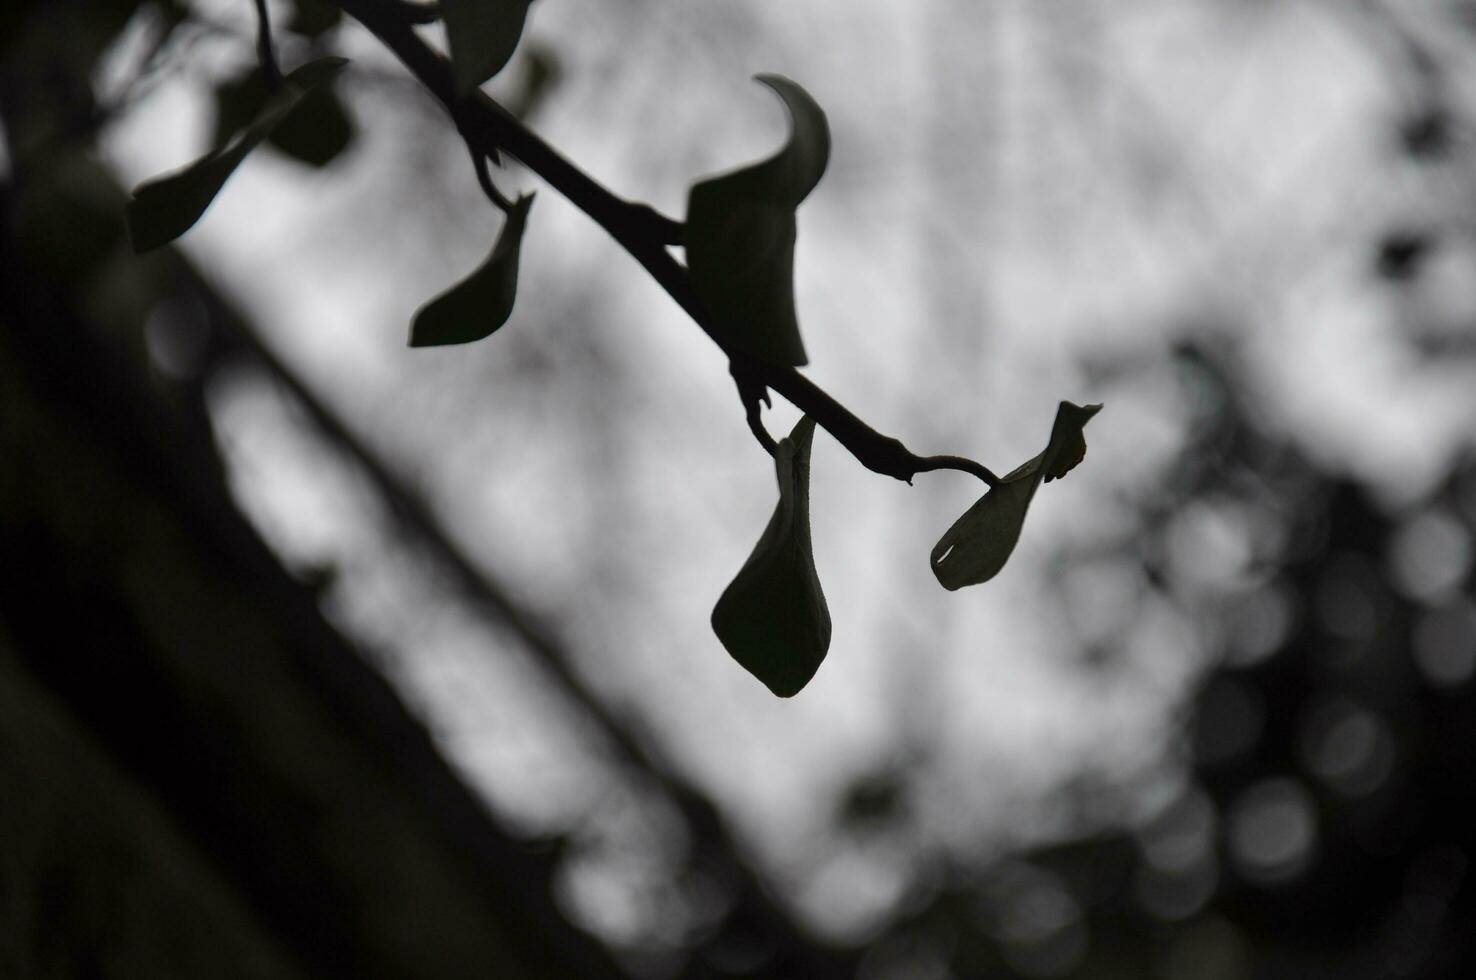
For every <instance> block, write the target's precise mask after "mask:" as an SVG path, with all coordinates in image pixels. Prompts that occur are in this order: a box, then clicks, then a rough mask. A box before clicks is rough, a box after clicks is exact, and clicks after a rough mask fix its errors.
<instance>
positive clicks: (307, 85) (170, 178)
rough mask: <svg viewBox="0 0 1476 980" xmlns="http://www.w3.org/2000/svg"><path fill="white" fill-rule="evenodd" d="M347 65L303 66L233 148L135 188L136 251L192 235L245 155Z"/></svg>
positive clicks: (131, 230) (131, 222)
mask: <svg viewBox="0 0 1476 980" xmlns="http://www.w3.org/2000/svg"><path fill="white" fill-rule="evenodd" d="M346 64H348V61H347V60H346V59H344V58H322V59H319V60H318V61H313V62H309V63H308V64H306V65H303V66H302V67H301V68H298V69H297V70H296V71H294V72H293V73H292V74H290V75H288V76H287V79H286V82H285V84H284V85H282V87H281V88H280V89H279V90H278V91H277V92H275V93H273V94H272V96H271V98H270V99H269V100H268V101H267V104H266V105H265V106H264V107H263V108H262V110H261V112H260V113H259V114H258V115H257V117H256V120H255V121H254V122H253V123H251V125H250V126H247V127H246V129H245V130H244V131H243V132H242V133H241V135H240V136H239V137H238V138H237V139H236V140H235V141H234V142H233V143H231V144H230V145H229V146H226V147H223V148H221V149H218V150H215V151H214V152H211V153H208V154H206V155H205V156H203V157H201V158H200V159H199V160H196V161H195V162H194V163H192V164H190V165H189V166H188V167H185V168H184V169H183V170H178V171H176V172H174V173H172V174H168V175H166V176H164V177H156V178H155V179H153V180H150V181H147V182H145V183H143V184H140V185H139V186H138V187H137V188H135V189H134V191H133V199H132V200H131V201H129V202H128V235H129V238H130V239H131V240H132V242H133V250H134V251H135V252H146V251H148V250H149V249H151V248H158V247H159V246H161V245H167V244H168V243H170V242H172V241H174V239H176V238H178V237H179V236H180V235H183V234H184V233H185V232H186V231H188V230H189V229H190V227H191V226H192V225H194V223H195V222H196V221H199V220H200V216H201V215H202V214H204V213H205V209H206V208H208V207H209V206H210V202H211V201H213V200H215V195H216V194H218V193H220V189H221V187H222V186H224V184H225V182H226V181H227V180H228V179H229V178H230V176H231V174H232V173H234V172H235V170H236V168H237V167H238V166H240V164H241V161H242V160H244V159H246V155H247V154H248V153H250V152H251V151H252V150H253V149H255V148H256V146H257V144H259V143H261V141H262V140H264V139H266V138H267V137H268V136H269V135H270V134H271V132H272V130H273V129H275V128H276V127H277V125H278V124H279V123H281V122H282V120H283V119H284V118H286V116H287V114H288V113H290V112H291V111H292V108H293V107H294V106H295V105H297V103H298V102H299V101H300V100H301V99H302V98H303V96H305V95H306V94H307V93H308V92H310V91H311V90H312V89H313V88H315V87H317V86H318V85H321V84H323V83H324V82H326V81H327V80H328V79H330V78H332V77H333V75H334V74H336V73H337V72H338V70H339V69H341V68H342V67H343V66H344V65H346Z"/></svg>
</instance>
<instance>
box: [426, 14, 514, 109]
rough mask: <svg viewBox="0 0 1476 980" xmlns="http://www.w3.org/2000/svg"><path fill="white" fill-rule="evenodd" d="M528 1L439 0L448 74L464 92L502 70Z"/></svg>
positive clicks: (459, 90) (461, 91)
mask: <svg viewBox="0 0 1476 980" xmlns="http://www.w3.org/2000/svg"><path fill="white" fill-rule="evenodd" d="M530 6H532V0H441V17H442V19H443V20H445V22H446V40H447V42H448V43H449V44H450V47H451V74H452V76H453V77H454V78H455V80H456V90H457V91H458V92H459V93H460V94H462V95H465V94H467V93H468V92H470V91H472V90H473V89H475V88H476V87H477V86H478V85H481V84H482V83H483V82H485V81H486V80H487V79H489V78H491V77H492V76H493V75H496V74H497V73H498V72H500V71H502V69H503V67H504V66H505V65H506V64H507V62H508V59H510V58H511V57H512V55H513V51H515V50H516V49H517V46H518V39H519V38H521V37H522V36H523V24H524V22H525V21H526V20H527V19H528V8H529V7H530Z"/></svg>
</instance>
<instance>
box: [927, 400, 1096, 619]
mask: <svg viewBox="0 0 1476 980" xmlns="http://www.w3.org/2000/svg"><path fill="white" fill-rule="evenodd" d="M1101 410H1102V406H1101V405H1073V404H1072V403H1071V402H1062V403H1061V405H1060V407H1059V408H1057V409H1056V422H1055V425H1053V426H1052V427H1051V439H1050V442H1049V443H1048V444H1047V445H1046V448H1045V451H1044V452H1042V453H1041V454H1040V455H1039V456H1036V457H1035V458H1034V459H1032V460H1030V461H1029V462H1028V463H1025V464H1024V465H1023V466H1021V467H1020V468H1018V469H1016V470H1015V471H1014V472H1013V473H1010V474H1009V475H1008V476H1006V477H1005V478H1004V480H1003V481H1001V483H1000V485H999V486H997V487H995V488H994V489H992V490H990V491H989V492H988V493H986V494H985V495H984V496H983V497H981V498H979V500H978V501H977V502H976V503H975V504H974V506H972V507H970V508H969V509H968V510H967V511H965V512H964V515H963V516H962V517H960V518H959V519H958V520H956V521H954V522H953V526H952V527H950V528H949V529H948V531H947V532H946V533H945V534H944V535H943V537H942V538H941V539H940V540H939V541H938V543H937V545H935V546H934V547H933V554H932V566H933V574H934V575H935V576H937V578H938V582H939V584H941V585H942V586H943V587H944V588H945V589H949V590H953V589H958V588H962V587H963V586H965V585H977V584H978V583H980V582H987V581H989V580H990V579H991V578H993V577H994V576H995V575H997V574H998V573H999V570H1000V569H1001V568H1003V567H1004V564H1005V562H1006V561H1008V560H1009V557H1010V554H1011V553H1012V552H1013V551H1014V550H1015V544H1016V543H1017V542H1018V541H1019V540H1020V528H1021V526H1022V525H1023V524H1024V523H1025V512H1026V511H1027V510H1029V508H1030V501H1031V500H1033V499H1034V497H1035V491H1036V490H1037V489H1038V488H1039V487H1040V484H1041V481H1042V479H1044V480H1046V481H1050V480H1053V479H1060V478H1061V477H1063V476H1065V475H1066V474H1067V473H1068V472H1070V471H1071V470H1072V469H1074V468H1075V467H1076V465H1077V464H1078V463H1080V462H1081V461H1082V459H1083V458H1084V457H1085V456H1086V437H1085V436H1084V435H1083V434H1082V429H1083V427H1085V425H1086V424H1087V422H1088V421H1090V420H1091V417H1092V416H1093V415H1096V414H1097V413H1098V412H1099V411H1101Z"/></svg>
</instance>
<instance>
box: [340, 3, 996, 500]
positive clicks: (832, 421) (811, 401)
mask: <svg viewBox="0 0 1476 980" xmlns="http://www.w3.org/2000/svg"><path fill="white" fill-rule="evenodd" d="M334 2H335V3H336V4H337V5H338V6H339V7H340V8H341V9H342V10H343V11H344V12H346V13H347V14H348V15H349V16H351V17H353V18H354V19H355V20H358V21H359V22H360V23H362V24H363V25H364V26H365V27H367V28H368V29H369V31H370V33H372V34H374V35H375V36H376V37H377V38H379V40H380V41H381V42H382V43H383V44H384V45H385V46H386V47H388V48H389V49H390V50H391V51H393V52H394V53H395V55H396V56H397V57H398V58H399V59H400V61H401V62H402V63H404V65H405V67H406V68H408V69H409V70H410V72H411V74H413V75H414V76H415V77H416V78H417V79H418V80H419V81H420V83H421V84H422V85H424V86H425V87H426V88H427V89H428V90H429V91H430V93H431V94H432V95H434V96H435V97H436V99H437V100H439V101H440V102H441V104H442V105H444V106H445V107H446V111H447V112H449V113H450V115H451V118H452V121H453V122H455V124H456V127H457V129H458V130H460V132H461V134H462V137H463V138H464V139H465V140H466V142H467V144H468V146H469V147H471V149H472V152H473V153H474V154H481V155H483V156H492V155H494V154H496V153H497V152H498V150H505V151H506V152H507V153H509V154H511V155H512V156H514V157H516V158H517V159H519V160H521V161H522V162H523V165H524V166H526V167H527V168H528V169H529V170H532V171H533V172H534V173H536V174H537V175H538V176H539V177H541V178H543V180H544V181H545V182H547V183H548V184H549V186H551V187H553V188H554V189H555V190H557V191H558V192H559V193H560V194H562V195H563V196H564V197H565V198H567V199H568V200H569V202H570V203H572V204H573V205H574V206H575V207H577V208H579V209H580V210H581V211H583V212H584V213H585V214H587V215H588V216H589V217H590V218H591V219H592V220H593V221H594V222H595V223H596V224H598V225H600V227H602V228H604V229H605V231H606V232H608V233H609V235H610V236H611V237H612V238H614V239H615V241H616V242H617V243H619V244H620V245H621V247H623V248H624V249H625V250H626V251H627V252H628V253H629V254H630V255H631V257H633V258H634V259H635V260H636V261H637V262H639V263H640V264H641V266H642V267H643V268H644V269H645V270H646V272H647V273H648V274H649V275H650V276H651V277H652V278H653V279H655V280H656V282H657V284H658V285H660V286H661V288H662V289H664V290H665V291H666V293H667V295H668V296H670V297H671V298H672V300H673V301H674V302H675V303H676V304H677V305H678V306H680V307H681V308H682V310H683V311H685V312H686V314H687V315H688V316H689V317H691V318H692V321H693V322H694V323H696V324H697V326H698V327H700V328H701V329H702V330H703V332H705V333H706V334H707V335H708V337H709V338H710V339H711V340H712V341H713V343H715V344H717V345H718V347H719V348H720V349H721V350H722V351H723V353H724V354H726V355H727V356H728V359H729V361H730V362H731V369H732V371H733V375H734V377H735V379H747V380H740V389H739V390H740V395H741V396H743V397H744V398H745V410H746V411H747V410H750V408H751V411H750V414H749V425H750V427H751V428H752V429H753V430H754V435H755V437H756V438H757V439H758V441H759V444H760V445H762V446H764V448H765V449H767V450H769V451H770V452H772V451H773V449H772V446H771V445H770V444H771V443H773V439H772V437H768V433H767V432H766V431H765V430H764V429H763V426H762V422H761V420H759V419H758V408H757V402H756V401H755V400H753V399H750V398H749V397H748V394H747V389H745V387H744V386H745V384H746V385H748V389H752V390H754V391H756V392H757V393H758V395H759V396H763V395H764V394H765V393H766V391H767V389H771V388H772V389H773V390H774V391H777V392H778V393H779V394H781V395H783V396H784V397H785V398H786V399H787V400H788V401H789V402H790V403H791V404H793V405H794V406H795V407H796V408H798V409H799V410H800V411H802V412H804V413H805V414H806V415H808V416H810V417H811V418H813V419H814V420H815V422H816V423H817V424H818V425H819V426H820V427H821V428H823V429H825V430H826V431H827V432H829V433H830V434H831V435H832V436H833V437H835V439H836V441H837V442H839V443H840V444H841V445H842V446H844V447H845V448H846V450H847V451H848V452H850V453H851V455H852V456H854V457H855V458H856V460H857V461H858V462H860V463H861V465H863V466H865V467H866V468H867V469H869V470H872V471H873V472H876V473H881V474H883V475H885V476H890V477H894V478H895V479H898V480H902V481H903V482H905V483H911V482H912V478H913V477H914V476H916V475H917V474H918V473H926V472H931V471H934V470H943V469H951V470H961V471H963V472H965V473H971V474H973V475H974V476H976V477H978V478H979V479H981V480H983V481H984V482H985V483H987V484H989V485H990V486H991V487H993V486H996V485H998V483H999V479H998V477H996V476H995V475H994V474H993V473H992V472H990V470H988V469H987V468H986V467H984V466H982V465H980V464H978V463H975V462H973V461H972V460H968V459H964V458H962V457H958V456H933V457H922V456H917V455H915V454H913V453H912V452H911V451H909V450H908V449H907V447H906V446H904V445H903V444H902V443H901V442H900V441H898V440H897V439H894V438H892V437H890V436H884V435H882V434H881V433H880V432H877V431H876V430H875V429H873V428H871V427H870V426H869V425H867V424H866V423H865V422H863V421H862V420H861V419H859V418H857V417H856V415H855V414H853V413H852V412H851V411H850V410H849V409H847V408H846V407H845V406H844V405H842V404H841V403H840V402H838V401H836V400H835V399H834V398H832V397H831V396H830V395H829V394H827V393H826V392H825V391H824V390H823V389H822V388H820V387H819V386H818V385H816V384H815V383H814V382H813V381H811V380H809V379H808V378H806V377H805V376H804V375H802V374H800V373H799V372H798V371H796V370H795V369H794V368H792V367H787V366H777V365H773V364H768V363H765V362H762V361H758V360H756V359H755V358H753V357H751V356H749V355H747V354H744V353H743V352H741V351H736V350H732V349H730V348H729V347H728V346H726V345H725V344H724V343H723V342H722V341H721V340H720V339H718V338H717V337H716V336H714V334H713V330H712V325H711V324H712V318H711V317H710V316H709V314H708V312H707V310H706V309H704V307H703V304H702V302H701V300H700V299H699V298H698V296H697V294H696V292H695V291H694V290H693V288H692V283H691V280H690V278H689V277H688V275H687V269H686V267H685V266H684V265H682V264H681V263H680V262H678V261H677V260H676V259H675V258H673V257H672V255H671V253H670V252H668V251H667V246H668V245H674V244H680V242H681V239H682V234H681V233H682V224H681V223H680V222H678V221H675V220H673V219H671V218H667V217H665V216H663V215H661V214H660V213H659V212H657V211H656V210H655V209H653V208H650V207H649V206H647V205H644V204H639V203H636V202H632V201H628V200H625V199H624V198H621V197H619V196H618V195H616V194H615V193H613V192H612V191H610V190H609V189H607V188H606V187H604V186H603V185H602V184H600V183H599V182H598V181H596V180H595V179H594V178H593V177H591V176H589V175H588V174H587V173H585V172H584V171H583V170H581V169H579V167H577V166H575V165H574V164H573V163H571V162H570V161H569V160H568V159H567V158H566V157H564V156H563V155H562V154H560V153H559V152H558V151H557V150H555V149H554V148H553V147H552V146H550V145H549V144H547V143H545V142H544V141H543V139H542V138H541V137H539V136H538V134H536V133H534V132H533V131H532V130H530V129H528V127H527V126H525V125H523V123H522V121H521V120H519V119H518V118H517V117H516V116H514V115H513V114H512V113H510V112H508V111H507V110H506V109H504V108H503V107H502V106H500V105H498V104H497V103H496V102H494V101H493V100H492V99H490V98H488V97H487V95H486V94H485V93H482V92H480V91H477V92H473V93H471V94H470V95H468V96H466V97H461V96H459V95H458V94H457V92H456V86H455V84H454V82H453V80H452V75H451V67H450V64H449V63H448V62H447V61H446V59H445V58H443V57H441V56H440V55H439V54H437V53H436V52H435V51H433V50H431V49H430V48H429V47H428V46H427V45H426V44H425V42H424V41H422V40H421V39H420V38H419V37H418V36H416V34H415V32H414V31H413V30H412V25H411V24H410V22H409V21H408V20H407V19H406V18H405V17H404V16H403V13H402V8H403V6H404V4H403V3H401V2H400V0H334ZM760 433H762V435H760ZM766 437H767V438H766Z"/></svg>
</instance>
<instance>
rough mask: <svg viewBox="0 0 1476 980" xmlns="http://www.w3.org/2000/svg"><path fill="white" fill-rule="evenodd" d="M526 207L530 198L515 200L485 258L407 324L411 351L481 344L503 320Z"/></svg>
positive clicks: (512, 292) (513, 291)
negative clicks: (472, 343)
mask: <svg viewBox="0 0 1476 980" xmlns="http://www.w3.org/2000/svg"><path fill="white" fill-rule="evenodd" d="M532 206H533V195H531V194H529V195H526V196H524V197H520V198H518V200H517V201H516V202H515V203H514V204H513V207H512V210H510V211H508V213H507V220H506V221H505V222H504V223H503V226H502V231H501V233H499V234H498V236H497V242H496V244H494V245H493V246H492V251H491V253H490V254H489V255H488V256H487V258H486V260H485V261H483V263H482V264H481V265H480V266H478V267H477V270H476V271H475V272H473V273H472V274H471V275H470V276H468V277H467V278H465V279H463V280H462V281H461V282H459V283H457V284H456V285H455V286H453V287H451V289H449V290H447V291H446V292H444V293H442V294H441V295H440V296H437V297H436V298H435V299H433V300H431V301H430V302H429V303H427V304H426V305H425V306H422V307H421V308H420V310H419V311H418V312H416V314H415V318H414V320H413V321H412V322H411V326H410V346H411V347H434V346H437V345H441V344H465V343H469V342H471V341H473V340H481V339H482V338H483V337H490V336H491V335H492V333H493V331H495V330H496V329H497V328H498V327H500V326H502V325H503V324H504V323H506V322H507V318H508V317H510V316H512V309H513V300H514V299H515V298H516V297H517V291H518V251H519V248H520V246H521V245H522V242H523V229H524V227H526V226H527V223H528V209H529V208H531V207H532Z"/></svg>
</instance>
